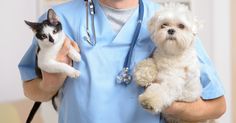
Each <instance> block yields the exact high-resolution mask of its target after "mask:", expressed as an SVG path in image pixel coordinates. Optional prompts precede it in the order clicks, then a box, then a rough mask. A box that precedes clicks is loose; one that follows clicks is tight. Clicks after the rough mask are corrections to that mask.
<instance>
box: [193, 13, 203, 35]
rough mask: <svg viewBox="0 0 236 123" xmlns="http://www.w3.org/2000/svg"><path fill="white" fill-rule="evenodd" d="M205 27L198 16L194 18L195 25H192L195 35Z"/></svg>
mask: <svg viewBox="0 0 236 123" xmlns="http://www.w3.org/2000/svg"><path fill="white" fill-rule="evenodd" d="M202 27H203V22H202V21H200V20H198V19H197V17H194V18H193V26H192V31H193V34H194V35H197V34H198V31H199V29H201V28H202Z"/></svg>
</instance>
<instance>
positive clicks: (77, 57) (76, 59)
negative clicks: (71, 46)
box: [73, 53, 81, 62]
mask: <svg viewBox="0 0 236 123" xmlns="http://www.w3.org/2000/svg"><path fill="white" fill-rule="evenodd" d="M73 60H74V61H76V62H79V61H80V60H81V56H80V54H78V53H77V54H75V55H74V57H73Z"/></svg>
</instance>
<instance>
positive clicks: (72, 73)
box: [68, 70, 80, 78]
mask: <svg viewBox="0 0 236 123" xmlns="http://www.w3.org/2000/svg"><path fill="white" fill-rule="evenodd" d="M79 75H80V72H79V71H78V70H73V71H71V72H70V73H68V76H69V77H71V78H77V77H79Z"/></svg>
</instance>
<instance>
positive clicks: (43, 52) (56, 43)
mask: <svg viewBox="0 0 236 123" xmlns="http://www.w3.org/2000/svg"><path fill="white" fill-rule="evenodd" d="M25 23H26V24H27V25H29V26H30V27H31V29H32V30H33V32H34V33H35V37H36V39H37V43H38V46H39V49H40V50H39V52H38V54H37V64H38V67H39V68H40V69H41V70H43V71H46V72H48V73H65V74H66V75H68V76H70V77H72V78H76V77H78V76H79V75H80V72H79V71H78V70H76V69H75V68H73V67H71V66H69V65H67V64H66V63H62V62H58V61H57V60H56V58H57V55H58V53H59V51H60V49H61V48H62V46H63V44H64V40H65V38H66V36H65V33H64V32H63V31H62V25H61V23H60V22H59V20H58V18H57V16H56V13H55V12H54V11H53V10H52V9H49V10H48V16H47V20H44V21H43V22H41V23H35V22H29V21H25ZM68 56H69V57H70V58H71V59H72V60H74V61H80V54H79V53H78V52H77V51H76V49H75V48H74V47H73V46H70V47H69V54H68Z"/></svg>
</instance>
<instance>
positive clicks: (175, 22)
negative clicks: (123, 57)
mask: <svg viewBox="0 0 236 123" xmlns="http://www.w3.org/2000/svg"><path fill="white" fill-rule="evenodd" d="M198 25H199V23H198V21H197V20H196V19H195V18H194V17H193V15H192V14H191V12H190V11H189V9H188V7H187V6H185V5H182V4H177V3H168V4H165V5H164V6H162V8H161V9H160V10H159V11H158V12H157V13H156V14H155V15H154V16H153V17H152V18H151V20H150V21H149V23H148V30H149V32H150V34H151V38H152V41H153V42H154V44H155V45H156V47H157V49H156V51H155V52H154V54H153V57H152V58H148V59H146V60H144V61H141V62H140V63H139V64H138V65H137V66H136V68H135V72H134V77H135V79H136V82H137V84H138V85H139V86H143V87H146V89H145V91H144V93H142V94H141V95H140V96H139V101H140V104H141V105H142V106H143V107H144V108H145V109H147V110H149V111H151V112H153V113H159V112H161V111H163V109H165V108H166V107H168V106H170V105H171V104H172V103H173V102H174V101H185V102H192V101H195V100H197V99H198V98H199V97H200V94H201V92H202V87H201V83H200V69H199V62H198V58H197V53H196V51H195V48H194V40H195V35H196V33H197V30H198ZM167 120H168V118H167ZM172 120H173V119H172ZM169 122H173V121H170V120H169ZM175 122H178V123H180V122H181V121H177V120H175Z"/></svg>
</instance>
